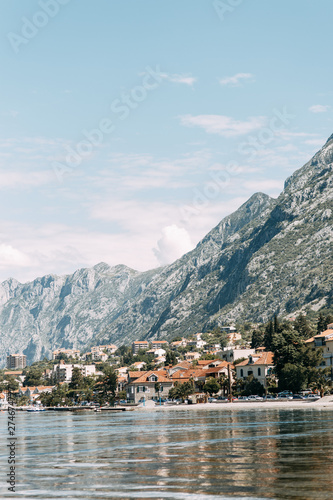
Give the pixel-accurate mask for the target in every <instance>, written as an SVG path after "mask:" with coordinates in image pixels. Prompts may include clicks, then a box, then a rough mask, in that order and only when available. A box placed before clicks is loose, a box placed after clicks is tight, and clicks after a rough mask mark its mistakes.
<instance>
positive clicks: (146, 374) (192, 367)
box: [0, 315, 333, 409]
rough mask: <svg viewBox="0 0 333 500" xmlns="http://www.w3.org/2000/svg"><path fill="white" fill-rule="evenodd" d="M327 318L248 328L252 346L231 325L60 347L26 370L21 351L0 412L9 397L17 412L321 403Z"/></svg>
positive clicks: (329, 343)
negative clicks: (83, 348)
mask: <svg viewBox="0 0 333 500" xmlns="http://www.w3.org/2000/svg"><path fill="white" fill-rule="evenodd" d="M330 319H331V316H330V315H328V316H327V317H326V318H324V317H321V318H319V320H318V324H317V332H314V333H316V334H314V335H312V336H310V337H305V335H306V332H308V331H309V332H310V326H309V324H307V321H306V318H305V317H302V316H301V317H299V318H297V319H295V321H294V323H293V324H291V323H290V322H289V323H281V324H280V323H279V322H278V320H277V319H275V320H274V321H271V322H269V323H268V324H267V325H265V328H264V329H261V330H260V329H259V330H253V331H252V335H251V340H250V341H249V340H246V339H244V338H243V336H242V334H241V333H240V332H239V331H237V329H236V328H235V327H234V326H224V327H221V328H216V329H214V330H213V331H211V332H206V333H197V334H195V335H192V336H190V337H189V338H184V337H177V338H175V339H173V340H172V341H170V342H168V341H167V340H156V339H152V340H136V341H134V342H133V343H132V344H131V346H121V347H118V346H116V345H114V344H108V345H97V346H91V347H90V348H89V351H87V352H80V350H78V349H74V348H67V349H66V348H58V349H55V350H54V351H53V352H52V360H47V359H44V360H43V361H40V362H35V363H33V364H32V365H31V366H27V365H26V356H25V355H24V354H10V355H8V357H7V369H5V370H2V371H1V372H0V373H1V381H0V390H1V393H0V408H1V409H5V408H6V407H7V406H8V393H10V394H11V398H15V401H16V405H17V407H18V408H20V409H34V408H36V409H37V408H45V407H47V408H51V407H53V408H58V407H67V408H72V409H73V408H78V407H80V408H82V407H86V408H92V407H94V408H103V407H104V408H106V407H109V408H114V407H119V406H122V407H129V408H133V407H136V406H139V407H142V406H147V405H148V406H149V404H150V405H155V404H156V405H162V404H163V405H172V404H205V403H212V402H247V401H248V402H251V401H252V402H258V401H267V400H271V401H274V400H276V401H290V400H293V399H308V400H309V399H312V400H313V399H318V398H320V397H322V396H324V394H330V393H331V391H332V380H333V322H331V323H329V322H328V321H329V320H330ZM302 330H303V332H302ZM290 335H293V336H294V337H295V335H296V336H297V335H298V337H299V338H298V340H297V343H296V341H295V338H294V340H293V342H294V345H296V348H295V352H294V353H293V354H292V358H293V359H294V360H295V356H299V358H300V360H299V362H298V364H297V363H295V362H294V364H292V363H290V360H288V359H287V358H286V355H285V353H284V352H283V345H282V346H281V345H279V343H280V344H281V342H282V344H283V342H285V343H288V345H289V344H290V340H291V339H290V338H289V337H290ZM244 336H245V337H247V338H249V335H246V333H245V335H244ZM302 336H303V338H301V337H302ZM269 347H271V349H270V348H269ZM302 357H303V358H302ZM301 358H302V359H301ZM305 359H306V360H307V361H306V362H307V363H308V366H306V365H305ZM281 362H282V363H283V364H282V365H281ZM297 370H298V371H297Z"/></svg>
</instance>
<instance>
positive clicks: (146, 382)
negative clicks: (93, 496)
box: [126, 370, 173, 403]
mask: <svg viewBox="0 0 333 500" xmlns="http://www.w3.org/2000/svg"><path fill="white" fill-rule="evenodd" d="M133 373H134V372H131V374H133ZM138 373H140V372H138ZM157 384H158V385H157ZM172 387H173V381H172V380H170V378H168V377H166V376H165V374H164V373H163V372H162V373H161V372H160V371H159V370H154V371H148V372H144V373H142V372H141V376H140V377H138V378H136V379H132V380H131V381H130V382H128V383H127V385H126V393H127V399H129V400H130V401H131V402H133V403H139V402H140V401H143V399H144V400H145V401H147V400H149V399H156V398H158V397H159V396H161V397H162V398H166V397H167V396H168V394H169V391H170V389H171V388H172ZM157 388H159V390H157Z"/></svg>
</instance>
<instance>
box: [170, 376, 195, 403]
mask: <svg viewBox="0 0 333 500" xmlns="http://www.w3.org/2000/svg"><path fill="white" fill-rule="evenodd" d="M193 392H194V383H193V380H189V381H188V382H184V383H183V384H179V383H178V382H175V386H174V387H172V388H171V389H170V391H169V397H170V398H172V399H181V400H182V401H184V399H186V398H187V397H188V396H190V395H191V394H193Z"/></svg>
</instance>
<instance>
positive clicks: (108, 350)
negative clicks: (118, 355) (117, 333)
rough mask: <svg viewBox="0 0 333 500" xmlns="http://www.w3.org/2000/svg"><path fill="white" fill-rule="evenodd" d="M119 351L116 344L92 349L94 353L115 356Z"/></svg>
mask: <svg viewBox="0 0 333 500" xmlns="http://www.w3.org/2000/svg"><path fill="white" fill-rule="evenodd" d="M117 350H118V347H117V346H116V345H115V344H107V345H97V346H94V347H92V348H91V352H92V353H98V354H102V353H107V354H114V353H115V352H116V351H117Z"/></svg>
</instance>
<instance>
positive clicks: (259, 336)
mask: <svg viewBox="0 0 333 500" xmlns="http://www.w3.org/2000/svg"><path fill="white" fill-rule="evenodd" d="M263 344H264V332H263V331H262V330H253V332H252V339H251V348H252V349H257V347H261V346H262V345H263Z"/></svg>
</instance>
